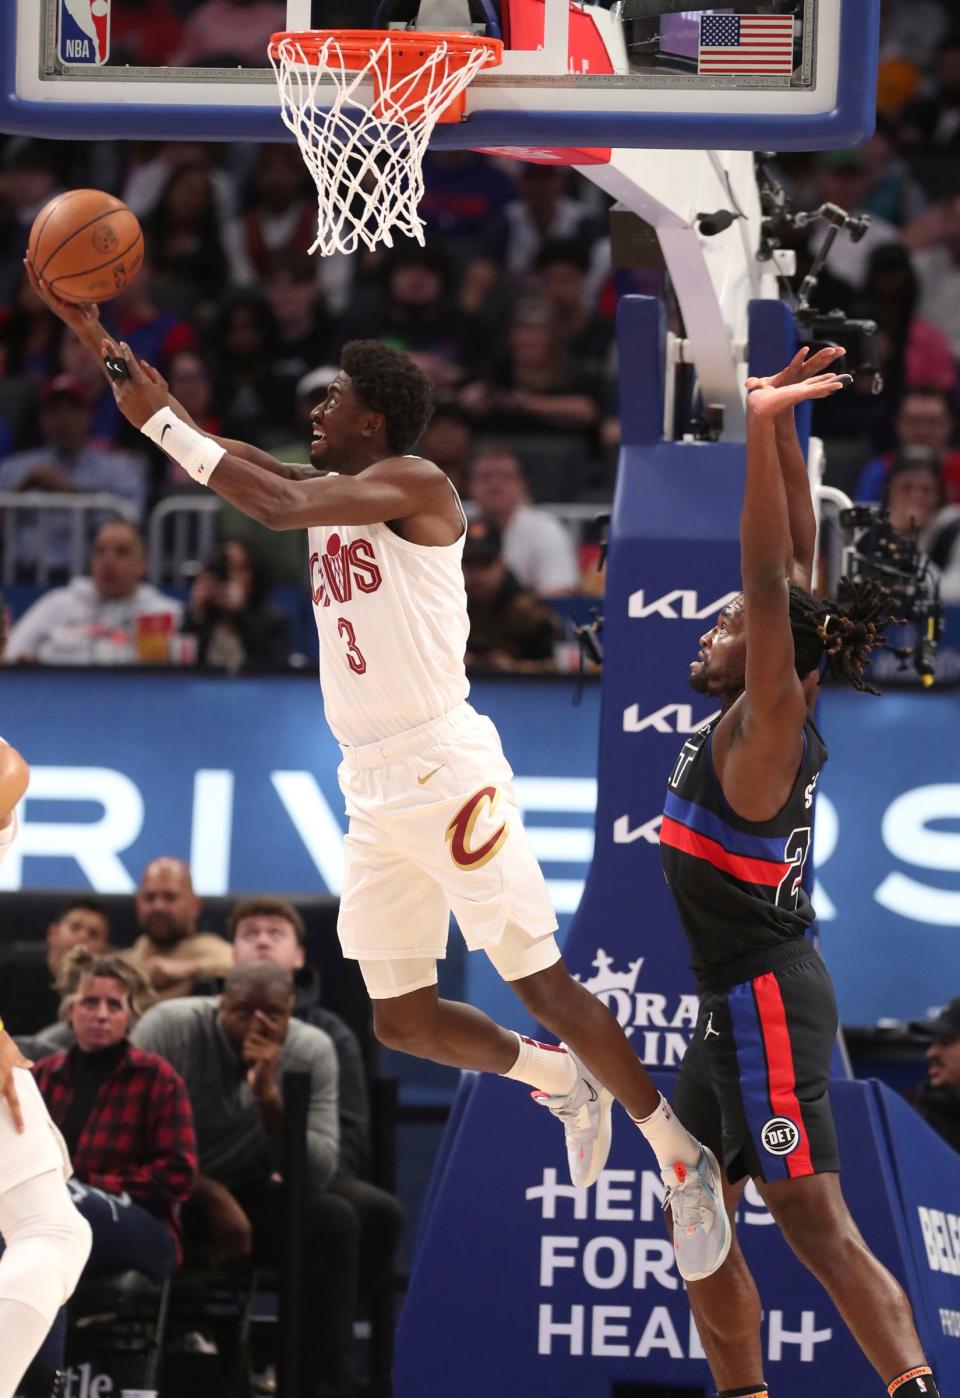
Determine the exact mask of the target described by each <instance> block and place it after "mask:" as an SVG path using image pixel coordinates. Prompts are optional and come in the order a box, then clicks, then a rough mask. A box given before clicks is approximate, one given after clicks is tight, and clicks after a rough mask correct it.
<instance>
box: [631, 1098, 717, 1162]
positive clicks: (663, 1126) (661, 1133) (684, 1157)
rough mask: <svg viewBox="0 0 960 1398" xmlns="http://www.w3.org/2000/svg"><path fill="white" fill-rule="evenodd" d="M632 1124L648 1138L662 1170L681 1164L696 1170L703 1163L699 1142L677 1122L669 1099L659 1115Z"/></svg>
mask: <svg viewBox="0 0 960 1398" xmlns="http://www.w3.org/2000/svg"><path fill="white" fill-rule="evenodd" d="M630 1120H631V1121H632V1122H633V1123H634V1125H635V1126H639V1128H640V1130H641V1131H642V1132H643V1134H644V1136H646V1138H647V1142H648V1144H649V1145H650V1147H651V1149H652V1150H653V1153H654V1155H655V1156H656V1157H657V1164H658V1165H659V1166H660V1168H661V1170H664V1169H666V1168H667V1167H668V1166H670V1165H676V1163H677V1161H678V1160H679V1161H680V1162H681V1164H683V1165H687V1166H689V1167H690V1168H691V1169H692V1168H693V1166H694V1165H696V1163H697V1161H698V1160H699V1159H700V1143H699V1141H697V1140H695V1139H694V1137H693V1136H691V1135H690V1132H689V1131H688V1130H687V1128H686V1127H685V1126H683V1125H682V1124H681V1123H680V1122H679V1121H678V1120H677V1118H676V1117H675V1116H674V1114H673V1111H672V1109H671V1107H670V1103H669V1102H668V1101H667V1099H666V1098H665V1097H663V1096H661V1098H660V1105H659V1106H658V1107H657V1109H656V1111H653V1112H651V1113H650V1115H649V1116H647V1117H644V1119H643V1120H642V1121H637V1119H636V1117H631V1118H630Z"/></svg>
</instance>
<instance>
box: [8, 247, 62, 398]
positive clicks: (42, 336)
mask: <svg viewBox="0 0 960 1398" xmlns="http://www.w3.org/2000/svg"><path fill="white" fill-rule="evenodd" d="M60 337H61V327H60V325H59V323H58V322H57V320H56V318H55V317H54V316H52V315H51V314H50V312H49V311H48V310H47V308H46V306H45V305H44V304H43V302H42V301H41V300H40V297H39V296H38V295H37V293H36V292H35V291H34V289H33V287H32V286H31V285H30V283H29V281H28V280H27V275H26V272H25V271H24V268H23V266H22V265H21V266H20V269H19V272H18V274H17V276H16V278H15V281H14V285H13V287H12V289H11V292H10V296H9V297H8V298H7V299H6V300H2V301H0V372H2V376H3V379H4V380H5V381H8V380H10V379H20V380H22V382H23V384H24V385H25V386H32V387H35V388H42V387H43V386H44V385H45V384H46V383H47V382H48V380H49V379H51V378H53V377H54V376H55V375H56V372H57V367H58V361H57V355H58V349H59V344H60Z"/></svg>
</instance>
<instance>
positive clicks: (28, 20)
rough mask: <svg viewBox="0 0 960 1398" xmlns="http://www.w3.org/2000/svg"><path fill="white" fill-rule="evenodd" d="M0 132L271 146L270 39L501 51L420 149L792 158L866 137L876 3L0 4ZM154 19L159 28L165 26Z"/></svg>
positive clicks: (335, 0)
mask: <svg viewBox="0 0 960 1398" xmlns="http://www.w3.org/2000/svg"><path fill="white" fill-rule="evenodd" d="M6 5H7V8H8V10H9V11H10V12H11V13H12V17H13V18H12V23H11V24H5V26H4V30H3V34H2V36H0V45H2V54H0V61H2V83H0V127H2V129H4V130H6V131H27V132H30V133H33V134H38V135H44V136H52V137H58V136H61V137H80V138H83V137H85V136H87V137H90V136H116V137H143V136H151V137H155V138H162V137H168V138H175V137H193V138H197V137H206V138H213V139H251V140H269V139H277V140H280V139H283V138H284V131H283V127H282V125H281V122H280V119H279V115H278V103H277V94H276V88H275V84H274V78H273V73H272V70H271V68H270V64H269V61H268V58H267V43H268V41H269V37H270V33H271V32H273V31H274V30H277V29H279V30H283V29H287V30H303V29H307V28H329V27H347V26H349V27H351V28H353V29H357V28H362V29H385V28H390V27H398V26H400V27H405V26H408V25H417V26H419V27H420V28H423V29H429V30H440V31H442V30H444V29H463V28H472V29H473V30H474V32H476V33H483V34H487V35H493V36H494V37H500V38H502V39H503V41H504V45H505V51H504V58H503V62H502V64H501V65H500V67H499V68H497V69H496V70H490V71H487V72H485V73H484V74H483V75H482V76H481V77H480V78H479V79H477V80H476V82H475V83H474V84H473V85H472V87H471V89H470V93H469V95H468V101H467V111H466V118H465V120H464V121H463V122H461V123H459V124H457V125H454V126H452V127H451V126H445V127H441V128H439V129H438V131H437V133H436V135H435V136H434V144H435V145H438V146H443V145H446V146H477V147H486V148H489V147H492V146H496V147H531V146H543V145H568V144H574V143H579V144H593V145H598V144H604V145H612V146H618V147H619V146H622V147H644V146H651V147H655V146H664V145H666V146H678V147H704V146H711V147H713V148H771V149H789V148H800V149H811V148H814V147H816V146H823V145H850V144H855V143H856V142H857V141H859V140H862V139H864V137H865V136H866V135H867V134H868V133H869V130H870V129H871V124H872V120H873V111H874V96H875V63H876V47H877V46H876V33H877V27H878V23H879V0H740V3H738V4H736V5H715V4H711V5H705V4H702V3H695V0H683V2H682V3H681V0H607V2H606V3H602V4H595V5H590V4H586V5H584V4H574V3H571V2H570V0H385V2H384V3H381V4H376V3H374V0H275V2H274V3H271V0H163V3H162V4H161V3H153V2H152V0H6ZM168 15H169V16H172V22H165V19H164V17H165V16H168Z"/></svg>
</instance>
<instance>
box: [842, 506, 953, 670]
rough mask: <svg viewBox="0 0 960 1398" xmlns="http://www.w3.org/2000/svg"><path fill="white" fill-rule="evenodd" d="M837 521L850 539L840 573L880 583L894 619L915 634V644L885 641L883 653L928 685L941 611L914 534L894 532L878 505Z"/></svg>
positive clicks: (934, 578) (931, 571)
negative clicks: (910, 664)
mask: <svg viewBox="0 0 960 1398" xmlns="http://www.w3.org/2000/svg"><path fill="white" fill-rule="evenodd" d="M839 520H840V527H841V529H843V530H844V531H845V533H846V536H847V539H848V543H847V546H846V550H845V559H844V569H843V571H844V573H845V574H847V576H849V577H854V578H855V577H861V578H864V577H865V578H875V579H876V580H877V582H881V583H883V585H884V587H885V588H886V589H887V591H888V592H889V593H890V595H891V597H892V599H893V608H894V610H895V611H896V612H897V613H898V620H901V621H902V623H903V624H904V625H906V626H909V627H911V628H913V630H914V632H915V636H916V641H915V644H914V645H910V646H895V645H891V644H890V643H889V642H888V643H887V645H886V646H885V649H886V650H888V651H890V652H891V654H893V655H895V656H897V657H898V658H899V660H900V662H901V664H900V669H901V670H905V669H906V668H907V663H908V661H910V660H912V661H913V668H914V669H915V670H916V672H917V674H918V675H919V676H920V679H921V681H922V682H923V684H924V685H932V684H933V677H934V669H935V664H936V658H937V646H938V645H939V643H940V639H941V637H942V636H943V610H942V608H941V605H940V582H939V578H938V575H937V570H936V568H935V567H934V565H933V564H932V563H931V562H930V559H929V558H928V557H927V555H926V554H925V553H924V552H923V550H922V549H921V548H920V545H919V543H918V541H917V535H916V530H914V532H913V533H912V534H911V535H903V534H899V533H897V532H896V530H894V528H893V526H892V525H891V523H890V519H889V516H888V514H887V511H886V509H884V508H883V507H882V506H880V505H854V506H852V507H851V508H850V509H846V510H841V511H840V516H839Z"/></svg>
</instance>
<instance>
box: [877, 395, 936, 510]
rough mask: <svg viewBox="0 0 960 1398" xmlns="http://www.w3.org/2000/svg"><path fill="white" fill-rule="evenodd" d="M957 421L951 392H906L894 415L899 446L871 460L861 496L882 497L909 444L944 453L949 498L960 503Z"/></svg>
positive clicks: (878, 498) (895, 432) (897, 444)
mask: <svg viewBox="0 0 960 1398" xmlns="http://www.w3.org/2000/svg"><path fill="white" fill-rule="evenodd" d="M955 426H956V421H955V416H954V409H953V403H952V401H951V399H950V395H949V394H947V393H944V392H943V390H942V389H939V388H930V387H926V386H918V387H916V388H911V389H908V390H907V391H906V393H904V395H903V398H902V400H901V402H900V407H899V409H898V410H897V415H896V418H895V419H894V434H895V437H896V447H895V449H894V450H893V451H890V452H887V453H886V454H885V455H883V456H879V457H876V458H875V459H874V460H873V461H870V462H868V463H867V465H866V466H865V467H864V468H863V470H862V472H861V473H860V479H859V480H858V481H857V485H856V491H855V494H856V498H857V500H863V501H870V500H880V499H881V498H882V496H883V493H884V486H885V483H886V480H887V477H888V475H889V473H890V469H891V467H892V466H893V463H894V460H895V459H896V456H897V452H898V451H901V450H903V448H905V447H930V448H932V449H933V450H934V451H936V452H937V453H938V454H939V456H940V476H941V480H942V482H943V491H944V496H945V498H946V499H947V500H948V501H949V503H950V504H960V451H956V450H954V449H953V446H952V442H953V435H954V431H955Z"/></svg>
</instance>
